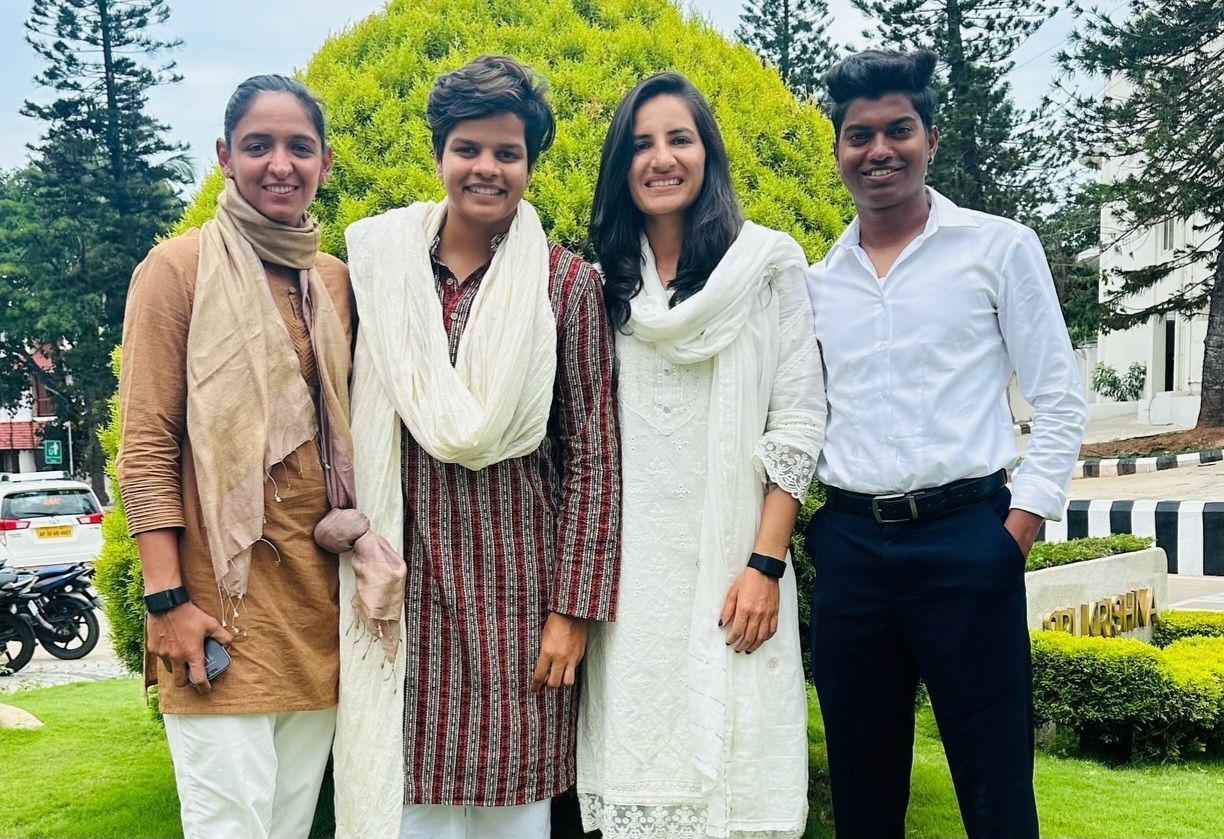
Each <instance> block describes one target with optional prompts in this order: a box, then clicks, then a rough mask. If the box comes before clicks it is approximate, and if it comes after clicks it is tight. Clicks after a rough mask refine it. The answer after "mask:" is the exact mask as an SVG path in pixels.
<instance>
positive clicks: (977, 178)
mask: <svg viewBox="0 0 1224 839" xmlns="http://www.w3.org/2000/svg"><path fill="white" fill-rule="evenodd" d="M852 2H853V3H854V5H855V7H857V8H858V9H859V10H860V11H862V12H863V13H864V14H866V15H867V16H868V17H870V18H872V19H873V20H874V21H875V23H876V26H877V31H876V32H875V33H872V32H867V33H864V35H865V36H866V37H869V38H872V37H874V38H875V39H876V41H877V42H878V43H879V44H880V45H881V46H883V47H884V48H886V49H903V50H910V49H929V50H931V51H933V52H934V53H935V54H936V55H938V56H939V57H940V60H941V65H942V67H943V68H944V69H943V72H942V73H941V78H940V81H939V84H938V88H939V94H940V97H939V98H940V104H939V109H938V114H937V119H936V122H937V124H938V126H939V128H940V132H941V133H940V141H939V146H940V148H939V152H938V154H937V155H936V158H935V163H934V165H933V166H932V167H931V174H930V181H931V183H932V185H933V186H935V188H936V189H938V190H940V191H941V192H943V193H944V194H945V195H947V196H948V197H949V198H951V199H952V200H953V201H955V202H956V203H958V204H960V205H961V206H964V207H969V208H971V209H975V210H983V211H985V212H988V213H995V214H997V215H1003V216H1009V217H1013V218H1020V219H1023V220H1026V221H1031V220H1033V218H1034V216H1035V211H1036V210H1037V208H1038V207H1040V206H1041V205H1042V204H1044V203H1046V202H1047V201H1048V200H1049V199H1050V197H1051V195H1050V189H1049V178H1050V174H1051V172H1050V167H1049V166H1048V165H1047V163H1048V161H1047V160H1046V157H1047V156H1048V155H1049V154H1051V153H1052V152H1051V146H1050V143H1049V142H1048V137H1049V133H1050V132H1049V128H1048V125H1047V124H1046V123H1045V120H1044V115H1043V114H1042V113H1033V114H1026V113H1024V112H1022V111H1020V110H1018V109H1017V108H1016V107H1015V105H1014V104H1013V102H1012V98H1011V89H1010V85H1009V84H1008V82H1007V80H1006V76H1007V73H1008V72H1009V71H1010V70H1011V69H1012V67H1013V64H1014V62H1013V61H1012V58H1011V56H1012V55H1013V54H1014V53H1015V51H1016V48H1017V47H1018V46H1019V45H1020V44H1021V43H1022V42H1023V41H1024V40H1025V39H1026V38H1027V37H1028V36H1029V35H1031V34H1032V33H1033V32H1034V31H1036V30H1037V28H1038V27H1040V26H1041V24H1042V23H1044V22H1045V20H1047V19H1048V18H1049V16H1050V15H1051V14H1052V13H1053V12H1054V10H1055V6H1054V5H1053V4H1052V3H1050V2H1047V1H1046V0H852Z"/></svg>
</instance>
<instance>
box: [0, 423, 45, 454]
mask: <svg viewBox="0 0 1224 839" xmlns="http://www.w3.org/2000/svg"><path fill="white" fill-rule="evenodd" d="M40 446H42V423H41V422H32V421H30V420H17V421H14V422H0V451H23V450H28V449H37V448H39V447H40Z"/></svg>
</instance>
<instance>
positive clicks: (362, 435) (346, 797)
mask: <svg viewBox="0 0 1224 839" xmlns="http://www.w3.org/2000/svg"><path fill="white" fill-rule="evenodd" d="M445 214H446V204H445V203H442V204H414V205H412V206H411V207H406V208H402V209H398V210H391V211H390V212H388V213H384V214H383V215H381V216H375V217H373V218H367V219H364V220H362V221H359V222H356V223H354V224H352V225H350V226H349V228H348V230H347V231H345V237H346V238H347V240H348V256H349V271H350V273H351V275H352V279H353V291H354V293H355V294H356V297H357V310H358V312H359V313H360V319H361V328H360V330H359V332H358V335H357V349H356V353H355V355H354V358H353V441H354V444H355V447H354V452H355V455H356V474H357V495H358V498H360V500H361V505H360V506H361V510H362V512H364V513H365V514H366V515H368V516H369V517H370V522H371V524H372V528H373V530H374V532H376V533H378V534H380V535H382V536H384V537H385V538H387V539H390V540H392V541H394V540H397V539H402V538H403V534H404V529H403V528H404V494H403V493H404V488H403V484H402V483H401V482H402V475H401V469H402V465H401V462H400V424H401V422H403V423H404V424H405V425H406V426H407V427H408V429H409V431H410V432H411V433H412V436H413V439H414V440H415V441H416V442H417V443H419V444H420V445H421V446H422V447H423V448H424V449H425V450H426V451H427V452H429V453H430V454H431V455H432V456H433V457H435V458H437V459H438V460H442V461H445V462H448V463H459V464H462V465H463V466H465V467H467V468H468V469H482V468H484V467H485V466H488V465H489V464H492V463H497V462H498V461H501V460H506V459H508V458H512V457H521V456H523V455H526V454H530V453H531V452H533V451H535V450H536V449H537V448H539V446H540V442H541V441H542V440H543V439H544V434H545V431H546V430H547V426H548V414H549V410H550V408H551V406H552V394H553V384H554V378H555V376H556V358H557V327H556V318H555V316H554V314H553V311H552V305H551V303H550V301H549V296H548V281H549V269H548V264H549V263H548V257H549V248H548V239H547V237H546V236H545V235H544V230H543V228H542V227H541V225H540V220H539V217H538V216H537V215H536V212H535V210H534V209H533V208H532V206H531V205H530V204H528V203H527V202H526V201H523V202H521V203H520V204H519V208H518V212H517V213H516V214H515V218H514V221H513V223H512V224H511V226H510V230H509V233H508V235H507V236H506V239H505V241H503V242H502V244H501V246H500V247H499V248H498V249H497V254H496V255H495V256H494V258H493V263H492V264H491V265H490V266H489V270H488V272H487V273H486V274H485V276H484V278H483V279H482V280H481V281H480V288H479V289H478V291H477V292H476V299H475V300H474V301H473V304H472V311H471V313H470V316H469V319H468V322H467V326H466V328H465V329H464V332H463V337H462V339H461V341H460V343H459V352H458V357H457V359H456V363H455V365H454V366H453V367H452V366H451V363H450V351H449V344H448V339H447V335H446V330H445V328H444V326H443V324H442V307H441V304H440V302H439V300H438V291H437V286H436V284H435V281H434V275H433V267H432V264H431V262H430V258H429V246H430V244H431V243H432V242H433V239H434V236H435V235H437V232H438V230H439V229H440V228H441V226H442V222H443V219H444V218H445ZM356 572H357V569H356V567H355V566H354V567H353V568H351V569H350V568H349V567H348V564H347V563H345V562H344V561H342V562H341V564H340V591H341V610H342V611H341V616H340V620H341V623H342V624H343V623H346V622H347V620H348V619H349V615H350V613H349V612H348V611H346V610H345V609H346V607H345V605H344V603H345V599H346V594H347V592H349V591H352V590H353V589H354V587H355V586H356V585H357V583H358V580H357V579H356ZM381 665H382V662H376V661H371V660H370V659H369V657H368V656H366V650H365V648H364V647H363V646H362V645H361V644H359V643H355V641H354V639H351V638H348V637H345V638H341V644H340V704H339V706H338V709H337V717H336V743H335V746H334V748H333V752H332V754H333V756H334V758H335V776H336V836H337V839H348V838H349V837H354V839H356V837H360V839H374V838H375V837H393V836H398V835H399V827H400V820H401V818H402V816H403V804H402V801H403V784H404V743H403V741H404V727H403V725H400V724H396V722H395V721H396V720H402V719H403V716H404V691H403V684H404V655H403V653H402V652H401V653H400V654H399V655H398V656H397V657H396V660H395V666H394V669H393V670H392V671H391V673H390V674H386V673H384V672H383V667H382V666H381Z"/></svg>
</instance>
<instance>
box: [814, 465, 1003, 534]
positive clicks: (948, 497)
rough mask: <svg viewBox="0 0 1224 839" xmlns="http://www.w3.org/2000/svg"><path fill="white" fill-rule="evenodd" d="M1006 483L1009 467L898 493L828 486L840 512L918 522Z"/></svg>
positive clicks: (887, 521)
mask: <svg viewBox="0 0 1224 839" xmlns="http://www.w3.org/2000/svg"><path fill="white" fill-rule="evenodd" d="M1006 484H1007V470H1005V469H1000V470H999V471H998V472H995V473H994V474H993V475H986V476H985V477H982V478H966V479H965V480H963V481H953V482H952V483H950V484H944V485H943V486H941V487H933V488H931V489H916V490H914V491H913V492H897V493H893V494H891V495H868V494H866V493H862V492H850V491H849V490H845V489H838V488H837V487H833V486H831V487H827V488H826V490H827V494H826V499H827V502H828V504H829V506H830V507H831V508H832V509H834V510H836V511H837V512H839V513H853V514H854V515H856V516H866V517H867V518H873V519H875V520H876V521H878V522H879V523H880V524H892V523H895V522H902V521H918V520H919V519H929V518H934V517H935V516H939V515H943V514H944V513H947V512H951V511H952V510H955V509H956V508H957V507H963V506H965V505H966V504H972V503H973V502H975V501H981V500H982V499H983V498H987V497H989V496H990V495H993V494H994V493H996V492H998V491H999V490H1000V489H1002V488H1003V487H1004V486H1005V485H1006Z"/></svg>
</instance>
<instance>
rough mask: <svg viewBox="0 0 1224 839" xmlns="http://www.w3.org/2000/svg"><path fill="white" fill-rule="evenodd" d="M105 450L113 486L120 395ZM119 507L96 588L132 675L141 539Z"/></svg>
mask: <svg viewBox="0 0 1224 839" xmlns="http://www.w3.org/2000/svg"><path fill="white" fill-rule="evenodd" d="M119 363H120V350H119V347H115V351H114V353H113V354H112V355H111V365H112V368H113V369H114V371H115V378H116V379H117V378H119ZM98 439H99V440H100V441H101V443H102V449H103V451H105V452H106V477H107V478H108V479H110V482H111V486H112V487H118V482H117V481H116V479H115V455H116V454H117V453H118V451H119V397H118V395H117V394H116V395H113V396H111V399H110V422H109V423H108V424H107V426H106V427H105V428H103V429H102V430H101V431H99V432H98ZM111 496H112V498H113V499H114V502H115V506H114V509H112V510H111V511H110V512H108V513H107V514H106V517H105V518H103V519H102V552H101V553H100V554H99V555H98V559H97V561H96V562H94V571H95V572H97V576H96V578H95V579H94V585H95V587H96V588H97V589H98V593H99V594H100V595H102V608H103V611H105V612H106V620H107V623H109V624H110V639H111V645H112V646H113V647H114V648H115V655H116V656H118V658H119V661H121V662H122V663H123V666H124V667H126V668H127V669H128V670H131V671H132V672H133V673H139V672H141V670H142V669H143V667H144V579H143V578H142V577H141V575H140V554H138V553H137V552H136V540H135V539H133V538H132V537H131V536H129V535H128V531H127V516H126V515H124V512H123V499H122V498H120V497H119V493H118V492H112V493H111Z"/></svg>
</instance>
